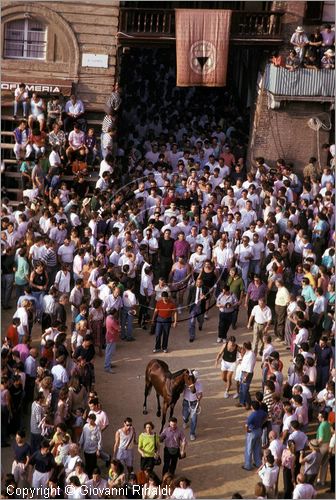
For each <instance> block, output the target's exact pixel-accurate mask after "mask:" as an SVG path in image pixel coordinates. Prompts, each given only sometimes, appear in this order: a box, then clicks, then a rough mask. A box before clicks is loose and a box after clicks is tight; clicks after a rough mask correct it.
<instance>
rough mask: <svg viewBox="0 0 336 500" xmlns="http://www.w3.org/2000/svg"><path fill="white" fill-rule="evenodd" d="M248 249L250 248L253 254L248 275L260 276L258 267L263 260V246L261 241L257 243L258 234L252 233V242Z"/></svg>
mask: <svg viewBox="0 0 336 500" xmlns="http://www.w3.org/2000/svg"><path fill="white" fill-rule="evenodd" d="M243 237H244V234H243ZM250 247H251V248H252V252H253V255H252V259H251V262H250V273H253V274H260V266H261V263H262V262H263V259H264V254H265V246H264V244H263V243H262V242H261V241H259V234H258V233H254V234H253V235H252V241H251V243H250Z"/></svg>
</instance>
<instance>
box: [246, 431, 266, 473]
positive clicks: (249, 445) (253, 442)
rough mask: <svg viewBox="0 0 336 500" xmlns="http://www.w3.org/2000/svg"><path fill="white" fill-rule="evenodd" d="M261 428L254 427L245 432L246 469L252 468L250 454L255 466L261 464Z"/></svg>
mask: <svg viewBox="0 0 336 500" xmlns="http://www.w3.org/2000/svg"><path fill="white" fill-rule="evenodd" d="M261 434H262V430H261V429H254V430H252V431H251V432H247V433H246V443H245V464H244V467H245V468H246V469H252V456H253V461H254V464H255V465H256V467H260V465H261Z"/></svg>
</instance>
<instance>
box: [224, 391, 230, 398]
mask: <svg viewBox="0 0 336 500" xmlns="http://www.w3.org/2000/svg"><path fill="white" fill-rule="evenodd" d="M228 397H229V393H228V391H225V392H224V398H225V399H227V398H228Z"/></svg>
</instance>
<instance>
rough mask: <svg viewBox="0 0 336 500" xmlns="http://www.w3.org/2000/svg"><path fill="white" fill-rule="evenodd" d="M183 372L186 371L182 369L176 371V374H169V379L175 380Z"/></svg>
mask: <svg viewBox="0 0 336 500" xmlns="http://www.w3.org/2000/svg"><path fill="white" fill-rule="evenodd" d="M185 371H186V369H185V368H182V370H178V371H177V372H173V373H170V377H171V378H176V377H178V376H179V375H182V373H183V372H185Z"/></svg>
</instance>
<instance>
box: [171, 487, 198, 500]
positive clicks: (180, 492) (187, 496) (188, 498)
mask: <svg viewBox="0 0 336 500" xmlns="http://www.w3.org/2000/svg"><path fill="white" fill-rule="evenodd" d="M170 498H176V499H178V500H193V499H194V498H195V495H194V492H193V490H192V489H191V488H189V487H188V488H179V487H178V488H175V489H174V491H173V493H172V496H171V497H170Z"/></svg>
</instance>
